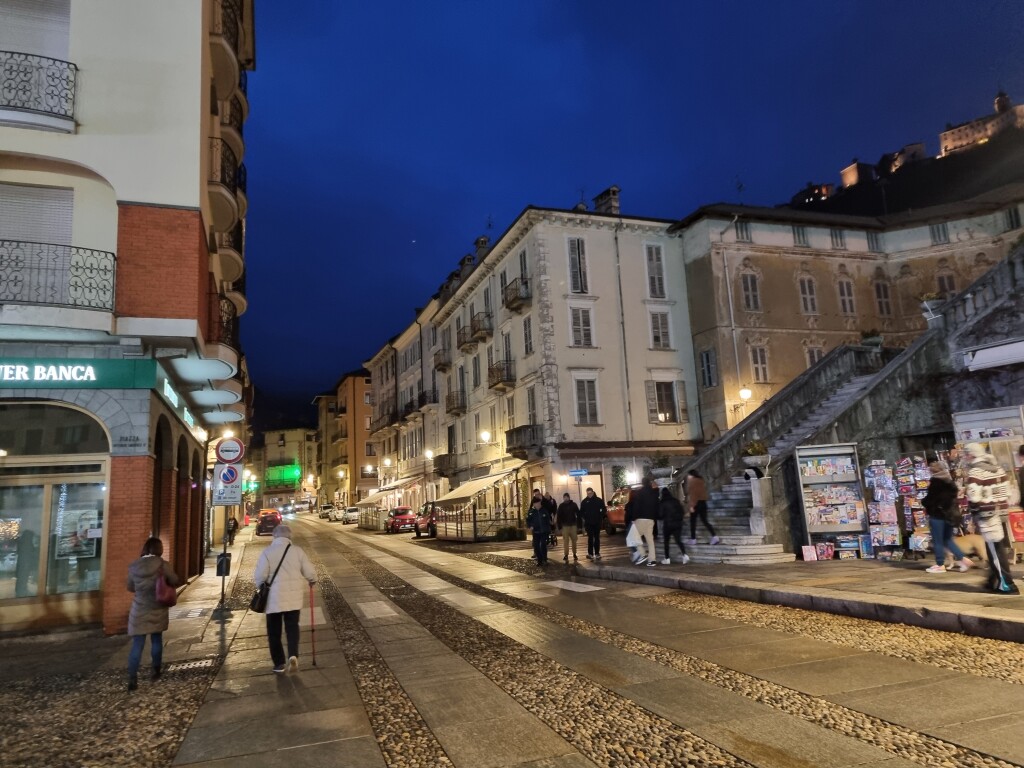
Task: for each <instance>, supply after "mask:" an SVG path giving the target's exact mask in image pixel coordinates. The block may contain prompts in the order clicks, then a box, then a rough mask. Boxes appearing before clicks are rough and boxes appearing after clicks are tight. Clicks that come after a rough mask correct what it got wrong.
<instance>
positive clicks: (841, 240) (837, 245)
mask: <svg viewBox="0 0 1024 768" xmlns="http://www.w3.org/2000/svg"><path fill="white" fill-rule="evenodd" d="M829 236H830V237H831V238H832V248H833V249H835V250H837V251H844V250H846V233H845V232H844V231H843V230H841V229H832V230H829Z"/></svg>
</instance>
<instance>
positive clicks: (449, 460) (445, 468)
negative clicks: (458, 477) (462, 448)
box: [434, 453, 459, 476]
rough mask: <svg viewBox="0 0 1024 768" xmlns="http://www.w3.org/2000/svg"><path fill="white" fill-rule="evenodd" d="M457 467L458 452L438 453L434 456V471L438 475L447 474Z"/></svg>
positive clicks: (453, 471) (452, 472)
mask: <svg viewBox="0 0 1024 768" xmlns="http://www.w3.org/2000/svg"><path fill="white" fill-rule="evenodd" d="M458 468H459V454H457V453H440V454H438V455H437V456H435V457H434V471H435V472H437V474H439V475H443V476H448V475H451V474H454V473H455V470H457V469H458Z"/></svg>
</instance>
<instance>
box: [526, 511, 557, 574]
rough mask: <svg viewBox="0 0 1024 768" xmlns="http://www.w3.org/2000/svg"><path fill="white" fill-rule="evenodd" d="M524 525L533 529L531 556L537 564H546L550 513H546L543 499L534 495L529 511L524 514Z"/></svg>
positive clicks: (549, 533)
mask: <svg viewBox="0 0 1024 768" xmlns="http://www.w3.org/2000/svg"><path fill="white" fill-rule="evenodd" d="M526 527H527V528H529V529H530V530H531V531H533V556H534V558H536V560H537V565H547V562H548V536H549V535H551V515H550V514H548V511H547V510H546V509H545V508H544V503H543V500H542V499H541V498H540V497H538V496H535V497H534V499H533V504H532V505H531V506H530V512H529V513H528V514H527V515H526Z"/></svg>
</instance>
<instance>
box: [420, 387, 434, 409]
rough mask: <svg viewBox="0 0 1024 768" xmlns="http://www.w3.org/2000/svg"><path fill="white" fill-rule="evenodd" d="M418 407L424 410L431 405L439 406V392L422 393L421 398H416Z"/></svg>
mask: <svg viewBox="0 0 1024 768" xmlns="http://www.w3.org/2000/svg"><path fill="white" fill-rule="evenodd" d="M416 405H417V406H418V407H419V408H420V410H423V409H424V408H428V407H429V406H431V405H437V390H436V389H428V390H425V391H423V392H420V394H419V397H417V398H416Z"/></svg>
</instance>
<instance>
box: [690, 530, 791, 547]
mask: <svg viewBox="0 0 1024 768" xmlns="http://www.w3.org/2000/svg"><path fill="white" fill-rule="evenodd" d="M718 535H719V537H720V538H721V539H722V542H721V543H720V544H708V543H707V541H708V539H707V531H704V532H703V533H702V538H700V539H697V541H698V543H697V544H687V545H686V550H687V551H689V550H690V549H694V550H696V551H698V552H700V551H703V550H705V549H712V548H714V549H717V548H718V547H723V546H728V547H777V546H779V545H777V544H765V543H764V537H763V536H757V535H755V534H752V533H751V532H750V531H747V532H746V533H727V534H725V535H722V534H721V533H720V534H718ZM683 541H687V539H683Z"/></svg>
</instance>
